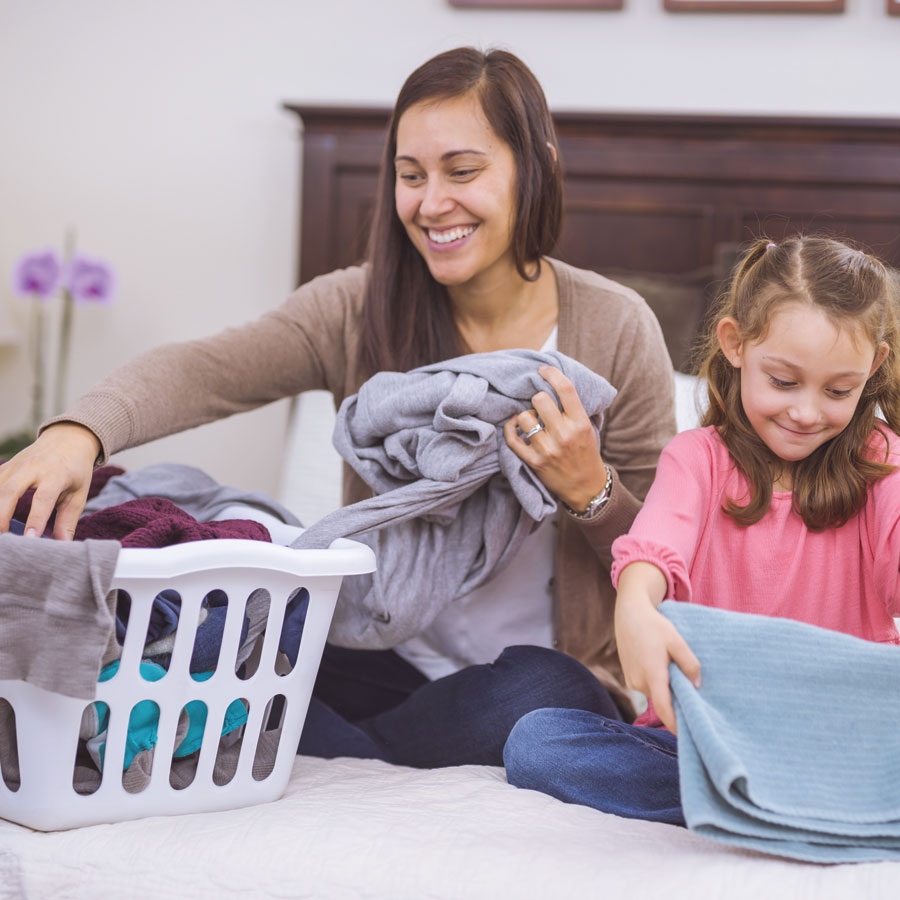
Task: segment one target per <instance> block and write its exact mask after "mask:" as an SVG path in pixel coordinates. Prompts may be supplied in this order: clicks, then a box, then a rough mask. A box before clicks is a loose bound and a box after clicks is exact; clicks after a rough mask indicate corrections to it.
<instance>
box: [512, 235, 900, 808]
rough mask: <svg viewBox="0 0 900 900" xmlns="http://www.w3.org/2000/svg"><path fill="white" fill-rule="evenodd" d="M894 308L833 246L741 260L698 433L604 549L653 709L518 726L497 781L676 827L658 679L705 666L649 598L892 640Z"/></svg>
mask: <svg viewBox="0 0 900 900" xmlns="http://www.w3.org/2000/svg"><path fill="white" fill-rule="evenodd" d="M898 303H900V299H898V290H897V282H896V280H895V277H894V273H891V272H889V271H888V270H886V269H885V267H884V266H883V265H882V264H881V263H880V262H878V260H876V259H874V258H873V257H871V256H868V255H866V254H865V253H862V252H860V251H858V250H853V249H851V248H850V247H847V246H846V245H844V244H842V243H839V242H837V241H834V240H829V239H827V238H821V237H796V238H792V239H789V240H785V241H783V242H782V243H780V244H775V243H773V242H770V241H767V240H760V241H757V242H756V243H755V244H754V246H753V247H752V248H751V249H750V251H749V252H748V254H747V255H746V257H745V258H744V260H743V261H742V263H741V265H740V266H739V268H738V269H737V272H736V274H735V276H734V279H733V283H732V285H731V288H730V290H729V292H728V293H727V294H726V296H725V297H724V299H723V303H722V306H721V309H720V311H719V316H718V317H717V319H716V320H715V324H714V326H713V328H712V329H711V332H710V334H709V335H708V338H707V342H706V347H705V353H704V358H703V363H702V368H701V375H702V376H703V377H705V378H706V380H707V384H708V393H709V408H708V411H707V412H706V414H705V415H704V418H703V421H702V425H703V427H701V428H698V429H696V430H694V431H688V432H683V433H682V434H679V435H678V436H677V437H675V438H674V439H673V440H672V441H671V442H670V444H669V445H668V446H667V447H666V449H665V451H664V452H663V454H662V457H661V458H660V464H659V469H658V472H657V476H656V480H655V481H654V484H653V487H652V488H651V490H650V493H649V495H648V497H647V502H646V504H645V505H644V507H643V509H642V510H641V512H640V514H639V515H638V516H637V518H636V520H635V522H634V525H633V526H632V528H631V530H630V532H629V533H628V534H627V535H626V536H623V537H621V538H619V539H618V540H617V541H616V542H615V544H614V545H613V557H614V563H613V567H612V577H613V581H614V582H615V583H616V585H617V588H618V595H617V598H616V614H615V630H616V637H617V640H618V645H619V653H620V656H621V659H622V665H623V668H624V670H625V675H626V680H627V682H628V684H629V685H630V686H631V687H633V688H635V689H637V690H639V691H643V692H644V693H645V694H647V695H648V697H649V698H650V705H649V707H648V710H647V712H646V713H645V714H643V715H642V716H641V717H640V718H639V719H638V720H637V721H636V722H635V724H634V725H633V726H630V725H625V724H623V723H621V722H613V721H610V720H608V719H604V718H603V717H602V716H597V715H594V714H592V713H590V712H579V711H569V710H539V711H537V712H534V713H531V714H530V715H528V716H526V717H524V719H523V720H522V721H521V722H520V723H518V724H517V725H516V727H515V728H514V730H513V732H512V734H511V735H510V738H509V741H508V742H507V745H506V748H505V753H504V758H505V761H506V766H507V777H508V778H509V781H510V782H511V783H512V784H516V785H518V786H520V787H531V788H536V789H539V790H544V791H546V792H548V793H550V794H553V795H554V796H557V797H559V798H560V799H563V800H567V801H570V802H576V803H584V804H587V805H589V806H593V807H595V808H597V809H601V810H604V811H607V812H614V813H618V814H620V815H625V816H630V817H635V818H643V819H652V820H657V821H664V822H677V823H680V824H683V817H682V813H681V807H680V801H679V794H678V767H677V756H676V738H675V716H674V712H673V708H672V702H671V699H670V696H669V678H668V665H669V661H670V660H674V661H675V663H676V664H677V665H678V666H679V667H680V668H681V670H682V671H683V672H684V673H685V675H687V676H688V678H690V679H691V680H692V681H693V682H694V683H695V684H696V685H698V686H699V685H700V681H701V669H700V663H699V662H698V660H697V659H696V657H695V656H694V654H693V653H692V652H691V649H690V648H689V647H688V646H687V644H686V643H685V641H684V640H683V639H682V638H681V636H680V635H679V634H678V632H677V631H676V629H675V628H674V626H673V625H671V624H670V623H669V621H668V620H667V619H665V618H664V617H663V616H662V614H661V613H659V612H658V610H657V606H658V605H659V603H660V602H661V601H662V600H663V599H664V598H668V599H674V600H681V601H684V602H691V603H701V604H704V605H706V606H718V607H722V608H726V609H731V610H735V611H743V612H752V613H758V614H764V615H771V616H779V617H783V618H791V619H798V620H800V621H803V622H807V623H810V624H813V625H819V626H822V627H824V628H830V629H833V630H836V631H842V632H845V633H847V634H852V635H855V636H857V637H861V638H866V639H868V640H872V641H881V642H886V643H898V642H900V638H898V633H897V629H896V627H895V624H894V621H893V618H892V617H893V616H896V615H898V614H900V583H898V582H900V579H898V565H897V560H898V556H900V529H898V528H897V522H898V518H900V472H897V470H896V468H895V466H896V465H897V464H898V462H900V439H898V437H897V433H898V431H900V346H898V342H900V338H898V318H897V317H898ZM877 412H880V414H881V415H882V416H883V417H884V420H883V421H882V420H881V419H879V418H877V416H876V413H877ZM885 423H886V424H885ZM811 687H812V686H811ZM657 716H658V718H657ZM648 725H664V726H665V729H668V730H665V729H661V728H653V727H645V726H648ZM550 757H552V759H550Z"/></svg>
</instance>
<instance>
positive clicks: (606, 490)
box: [563, 464, 613, 519]
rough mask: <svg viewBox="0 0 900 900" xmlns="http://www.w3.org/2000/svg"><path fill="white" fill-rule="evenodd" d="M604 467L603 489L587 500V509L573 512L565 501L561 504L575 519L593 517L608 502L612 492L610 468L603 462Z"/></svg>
mask: <svg viewBox="0 0 900 900" xmlns="http://www.w3.org/2000/svg"><path fill="white" fill-rule="evenodd" d="M604 468H605V469H606V484H605V485H603V490H602V491H600V493H599V494H597V496H596V497H592V498H591V499H590V501H588V505H587V509H585V511H584V512H575V510H574V509H572V507H571V506H569V505H568V504H566V503H563V506H565V507H566V509H567V510H568V511H569V512H570V513H571V514H572V515H573V516H575V518H576V519H593V518H594V516H595V515H597V513H598V512H599V511H600V510H601V509H603V507H604V506H606V504H607V503H609V497H610V494H612V483H613V478H612V469H610V467H609V466H607V465H605V464H604Z"/></svg>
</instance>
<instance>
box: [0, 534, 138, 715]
mask: <svg viewBox="0 0 900 900" xmlns="http://www.w3.org/2000/svg"><path fill="white" fill-rule="evenodd" d="M120 549H121V547H120V544H119V542H118V541H95V540H90V541H78V542H73V541H51V540H44V539H42V538H36V537H22V536H21V535H15V534H0V575H2V577H0V621H2V623H3V625H2V631H0V635H2V637H0V678H2V679H10V680H18V681H27V682H29V683H31V684H34V685H36V686H37V687H40V688H44V689H45V690H48V691H55V692H56V693H58V694H64V695H65V696H67V697H78V698H80V699H84V700H91V699H93V697H94V696H95V693H96V690H97V677H98V676H99V674H100V666H101V664H102V660H103V658H104V655H105V654H106V653H107V651H108V649H109V647H110V645H111V644H114V643H115V633H114V625H115V595H114V594H113V593H111V592H110V585H111V584H112V579H113V574H114V573H115V569H116V561H117V560H118V557H119V550H120Z"/></svg>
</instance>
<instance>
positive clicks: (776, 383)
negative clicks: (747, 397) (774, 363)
mask: <svg viewBox="0 0 900 900" xmlns="http://www.w3.org/2000/svg"><path fill="white" fill-rule="evenodd" d="M769 382H770V384H771V385H772V386H773V387H777V388H778V389H779V390H786V389H787V388H792V387H794V385H795V384H796V383H797V382H795V381H782V380H781V379H780V378H776V377H775V376H774V375H770V376H769Z"/></svg>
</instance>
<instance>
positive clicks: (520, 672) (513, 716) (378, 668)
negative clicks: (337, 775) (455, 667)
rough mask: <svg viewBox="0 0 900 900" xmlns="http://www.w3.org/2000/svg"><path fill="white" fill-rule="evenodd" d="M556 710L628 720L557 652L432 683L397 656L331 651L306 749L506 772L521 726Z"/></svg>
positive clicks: (529, 654) (525, 653)
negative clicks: (527, 718) (508, 748)
mask: <svg viewBox="0 0 900 900" xmlns="http://www.w3.org/2000/svg"><path fill="white" fill-rule="evenodd" d="M548 705H553V706H571V707H576V708H584V709H591V710H593V711H595V712H597V713H600V714H602V715H605V716H609V717H611V718H612V719H616V718H618V716H619V711H618V709H617V708H616V706H615V704H614V703H613V701H612V699H611V697H610V695H609V694H608V693H607V691H606V688H604V687H603V685H602V684H600V682H599V681H597V679H596V678H595V677H594V676H593V675H592V674H591V672H590V671H589V670H588V669H587V668H585V667H584V666H583V665H582V664H581V663H580V662H578V661H577V660H575V659H573V658H572V657H570V656H567V655H565V654H564V653H560V652H559V651H556V650H548V649H545V648H543V647H527V646H521V647H508V648H507V649H506V650H504V651H503V652H502V653H501V654H500V656H499V657H498V658H497V659H496V660H495V661H494V662H493V663H487V664H484V665H476V666H468V667H466V668H465V669H462V670H461V671H459V672H455V673H454V674H453V675H447V676H446V677H444V678H438V679H436V680H435V681H429V680H428V679H427V678H426V677H425V676H424V675H423V674H422V673H421V672H419V671H418V669H416V668H415V667H413V666H412V665H410V664H409V663H407V662H406V661H405V660H403V659H402V658H401V657H400V656H398V655H397V654H396V653H394V652H393V651H390V650H388V651H372V650H341V649H340V648H336V647H331V646H328V647H326V653H325V656H324V657H323V661H322V667H321V669H320V672H319V677H318V680H317V681H316V687H315V689H314V691H313V699H312V701H311V702H310V707H309V713H308V714H307V718H306V723H305V725H304V728H303V735H302V736H301V738H300V746H299V748H298V752H299V753H303V754H307V755H310V756H320V757H326V758H330V757H335V756H354V757H358V758H363V759H383V760H386V761H388V762H392V763H398V764H400V765H405V766H415V767H418V768H436V767H439V766H456V765H488V766H502V765H503V746H504V744H505V743H506V739H507V737H508V736H509V732H510V730H511V729H512V727H513V725H515V723H516V722H517V721H518V720H519V719H520V718H521V717H522V716H524V715H525V714H526V713H528V712H531V711H532V710H535V709H540V708H542V707H545V706H548Z"/></svg>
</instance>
